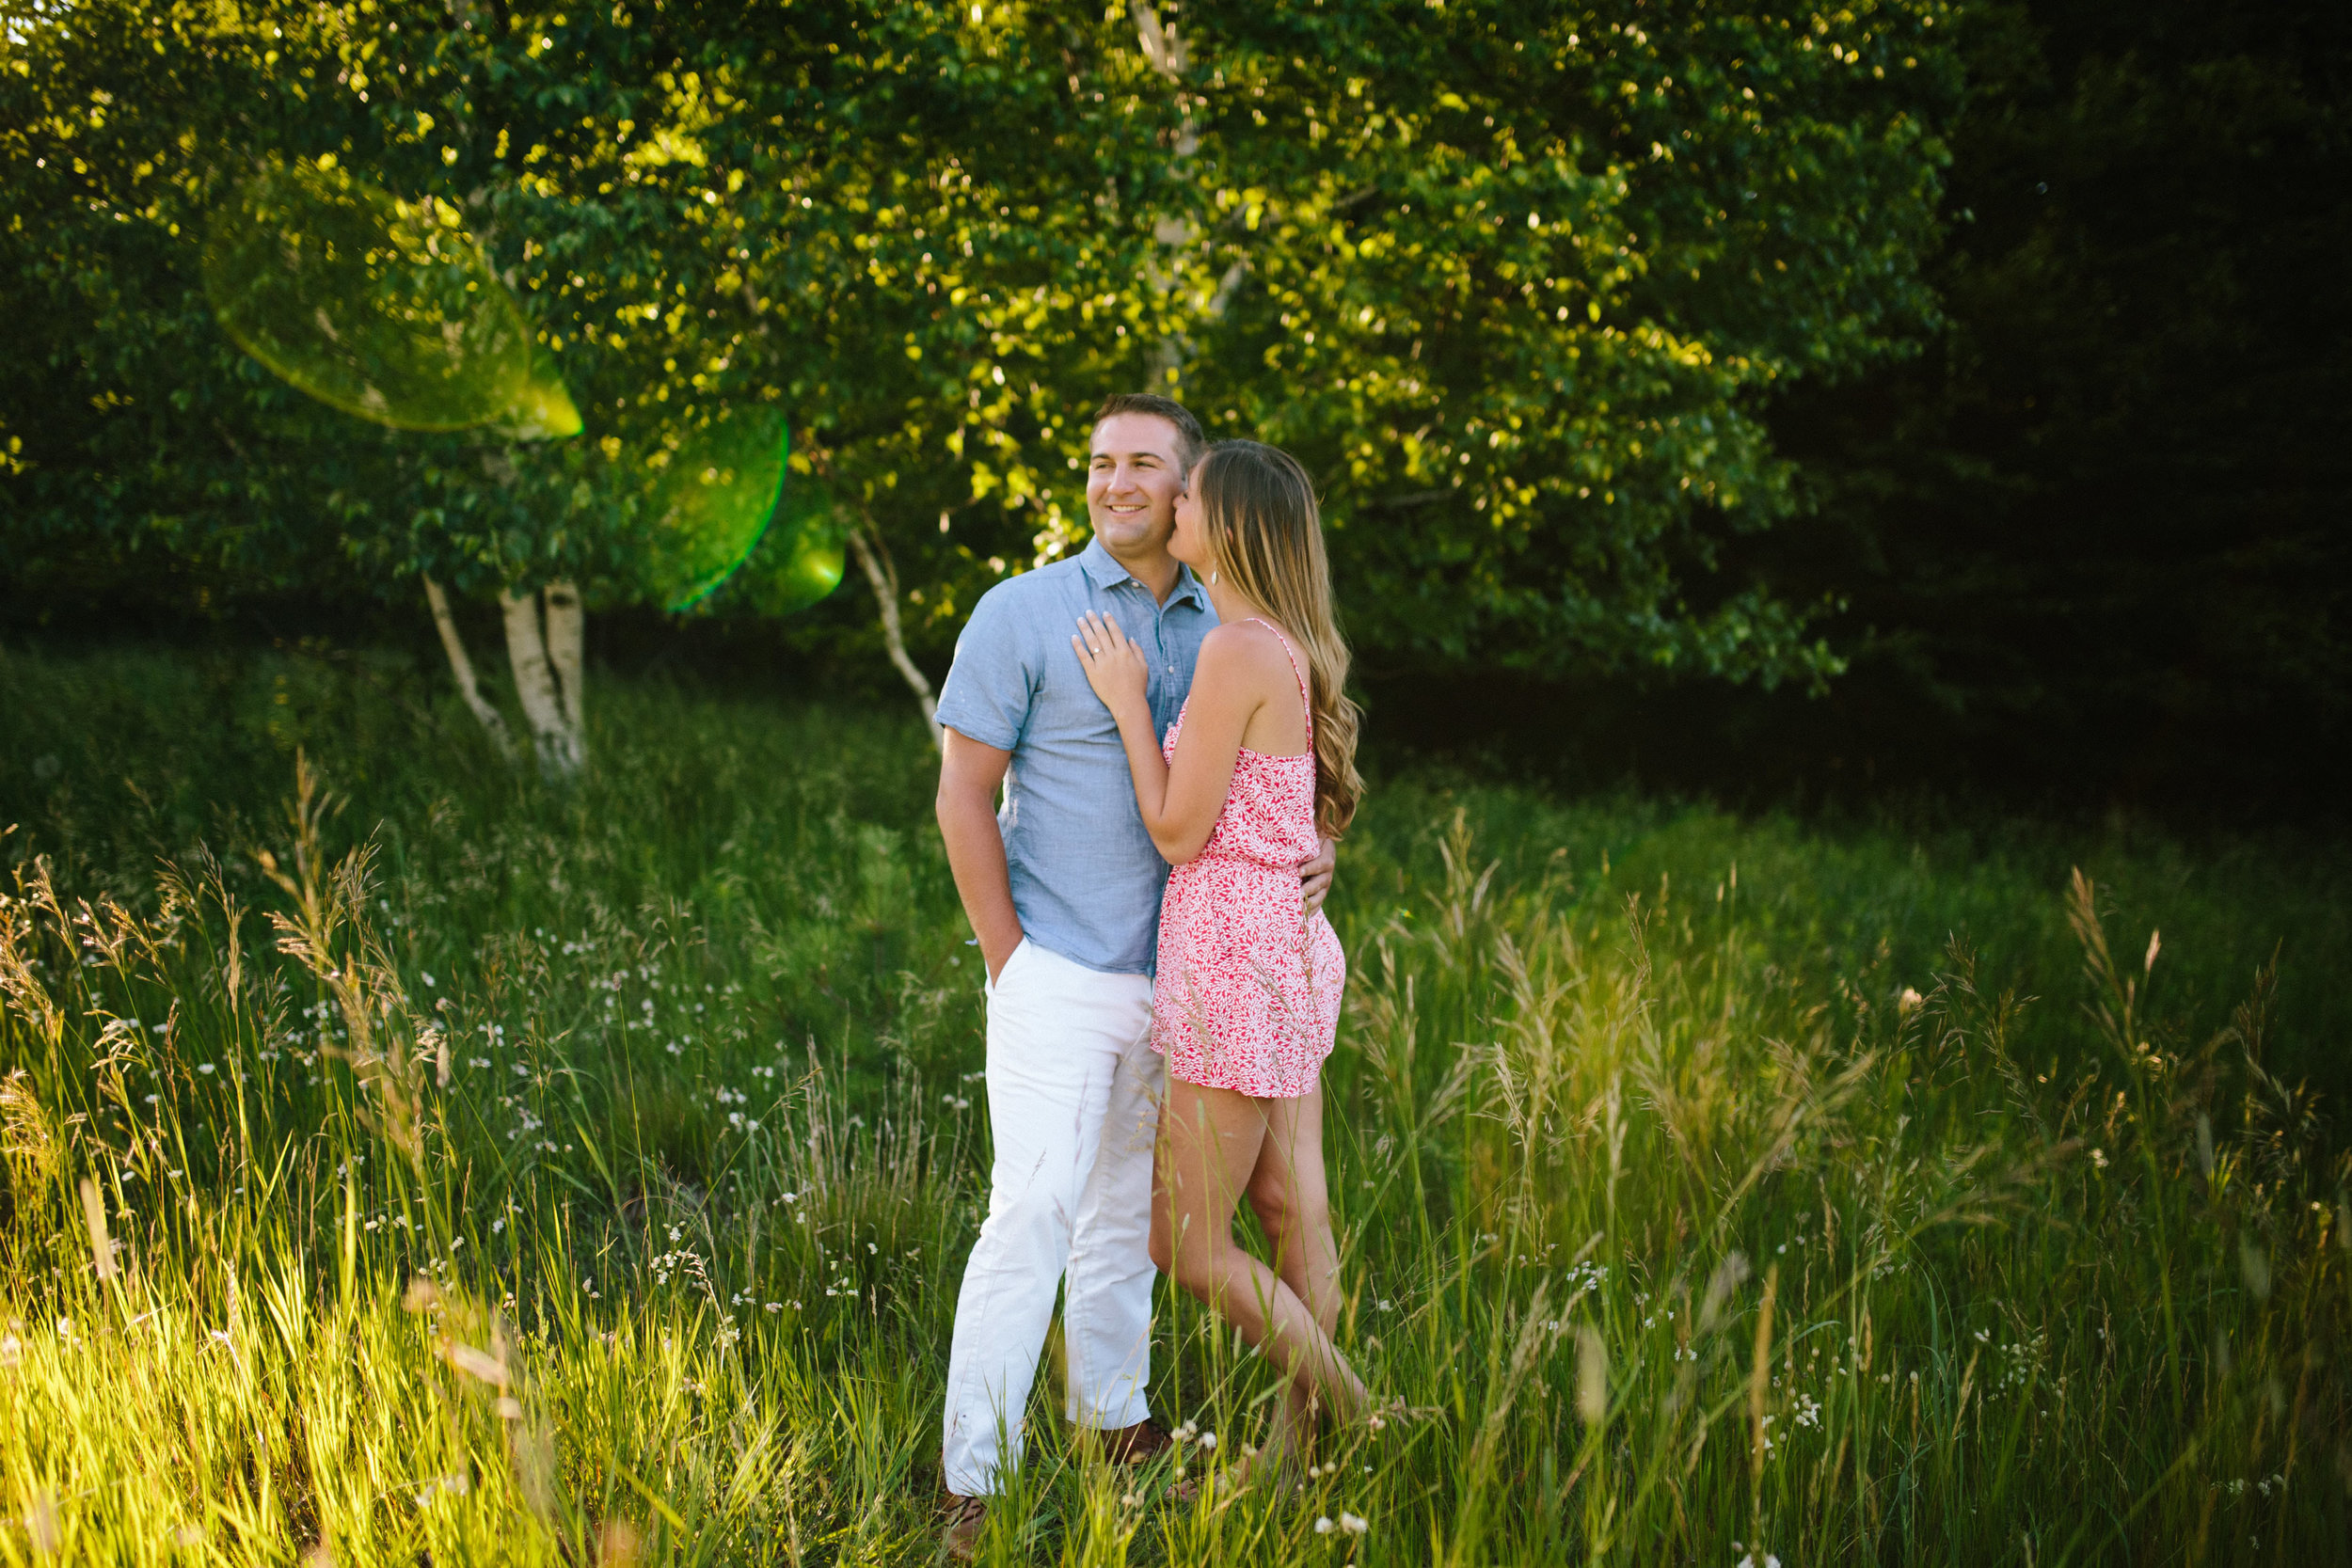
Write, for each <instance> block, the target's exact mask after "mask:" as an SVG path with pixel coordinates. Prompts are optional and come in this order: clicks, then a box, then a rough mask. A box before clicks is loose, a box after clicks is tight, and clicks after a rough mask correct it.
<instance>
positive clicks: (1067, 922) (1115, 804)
mask: <svg viewBox="0 0 2352 1568" xmlns="http://www.w3.org/2000/svg"><path fill="white" fill-rule="evenodd" d="M1088 610H1096V611H1098V612H1100V613H1102V614H1104V615H1107V616H1109V617H1110V618H1111V619H1113V620H1115V621H1117V622H1118V623H1119V626H1120V630H1121V631H1123V632H1125V633H1126V634H1127V635H1128V636H1129V637H1130V638H1133V639H1134V640H1135V641H1136V643H1137V645H1139V646H1140V647H1141V648H1142V649H1143V650H1144V652H1146V653H1147V654H1149V655H1150V656H1151V659H1152V682H1151V685H1150V687H1149V688H1148V691H1149V695H1150V698H1151V703H1152V728H1153V729H1154V730H1155V731H1156V732H1157V733H1159V734H1161V735H1166V734H1167V733H1168V726H1169V725H1170V724H1173V723H1174V722H1175V721H1176V715H1177V712H1178V710H1179V709H1181V708H1182V707H1183V706H1184V694H1185V693H1186V692H1188V691H1190V690H1191V689H1192V672H1193V666H1194V665H1195V664H1196V663H1198V662H1199V660H1200V640H1201V639H1202V638H1204V637H1206V636H1207V635H1208V634H1209V630H1210V628H1211V627H1213V626H1216V610H1213V609H1211V608H1210V605H1209V595H1208V594H1207V593H1206V592H1205V591H1203V590H1202V588H1201V586H1200V582H1199V581H1198V580H1197V579H1195V578H1194V577H1193V575H1192V572H1191V571H1190V569H1188V568H1185V567H1182V566H1180V567H1178V568H1177V575H1176V586H1175V587H1173V588H1171V589H1169V590H1168V598H1167V600H1166V602H1164V603H1161V602H1155V601H1154V600H1153V599H1152V591H1151V590H1150V589H1149V588H1146V587H1145V586H1144V585H1143V584H1142V583H1140V582H1138V581H1136V579H1135V578H1133V577H1131V576H1129V575H1128V572H1127V568H1126V567H1124V566H1121V565H1120V563H1119V562H1118V561H1116V560H1115V559H1113V557H1112V555H1111V553H1110V551H1108V550H1106V549H1104V547H1103V545H1102V541H1100V540H1095V541H1092V542H1090V543H1089V545H1088V546H1087V547H1086V548H1085V549H1084V550H1082V551H1080V552H1079V554H1078V555H1077V556H1076V557H1075V558H1073V559H1072V560H1068V561H1057V562H1054V563H1053V564H1052V565H1050V566H1041V567H1039V568H1038V569H1037V570H1036V571H1033V572H1024V573H1022V574H1021V575H1020V576H1019V577H1016V578H1008V579H1007V580H1006V581H1003V582H1000V583H998V584H997V585H996V586H995V587H993V588H992V589H990V590H989V591H988V592H987V593H986V594H981V595H980V602H979V603H978V604H977V605H975V606H973V608H972V619H971V620H969V621H967V622H966V623H964V627H963V635H962V636H961V637H960V638H958V639H957V640H956V660H955V664H954V666H953V667H952V668H950V669H949V670H948V672H947V682H946V687H945V688H944V689H942V690H941V692H940V696H939V721H940V722H941V723H942V724H945V725H946V726H947V727H948V728H949V729H951V730H954V731H955V732H956V733H957V734H959V735H963V736H970V737H971V738H972V739H974V740H977V741H979V742H980V743H981V744H982V745H985V746H993V747H995V748H997V749H998V750H999V751H1005V752H1011V753H1012V764H1011V766H1010V767H1009V768H1008V769H1007V770H1006V773H1005V802H1004V807H1003V809H1002V810H1000V811H999V812H998V813H997V815H996V825H997V827H998V829H999V830H1001V831H1002V832H1003V833H1004V835H1005V863H1006V865H1007V867H1008V868H1009V870H1010V871H1011V873H1012V907H1013V909H1014V911H1016V912H1017V913H1019V915H1020V916H1021V928H1022V930H1023V931H1024V932H1025V934H1026V935H1027V937H1028V939H1029V940H1030V941H1031V942H1036V943H1037V944H1038V945H1039V946H1040V947H1042V948H1045V949H1046V950H1048V951H1049V952H1054V953H1058V954H1060V955H1061V956H1062V957H1063V958H1068V959H1070V960H1072V961H1073V962H1074V963H1080V964H1084V965H1085V966H1086V967H1087V968H1089V969H1095V970H1102V971H1104V972H1106V973H1108V974H1151V973H1152V963H1153V960H1154V958H1155V957H1156V956H1157V950H1158V946H1159V927H1160V892H1161V889H1162V888H1163V887H1165V886H1166V885H1167V882H1168V863H1167V862H1166V861H1164V860H1162V859H1161V858H1160V852H1159V850H1158V849H1157V848H1155V847H1153V846H1152V835H1151V833H1150V832H1147V831H1146V830H1145V828H1144V826H1143V812H1142V810H1141V808H1139V807H1138V806H1137V805H1136V785H1135V779H1134V777H1133V775H1132V774H1130V773H1129V772H1128V769H1127V753H1126V751H1125V749H1124V748H1122V747H1121V746H1120V743H1119V726H1118V725H1117V724H1116V723H1114V722H1112V721H1111V715H1110V710H1109V709H1108V708H1106V707H1104V705H1103V700H1102V699H1101V698H1099V697H1097V696H1096V695H1095V694H1094V689H1093V688H1092V687H1089V685H1087V677H1086V671H1085V670H1084V669H1083V668H1081V667H1080V665H1079V663H1078V656H1077V654H1076V653H1075V652H1074V651H1073V649H1072V648H1071V646H1070V639H1071V638H1072V636H1073V635H1074V634H1075V633H1076V632H1077V629H1078V617H1079V616H1080V615H1083V614H1084V613H1086V612H1087V611H1088Z"/></svg>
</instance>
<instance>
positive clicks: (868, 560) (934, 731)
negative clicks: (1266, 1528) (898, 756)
mask: <svg viewBox="0 0 2352 1568" xmlns="http://www.w3.org/2000/svg"><path fill="white" fill-rule="evenodd" d="M850 553H851V554H853V555H855V556H856V557H857V563H858V565H859V567H860V568H861V569H863V570H864V572H865V573H866V584H867V586H868V587H870V588H872V589H873V590H874V602H875V603H876V604H877V605H879V606H881V607H882V646H883V647H884V648H885V649H887V650H888V651H889V654H890V662H891V663H893V664H895V665H897V666H898V673H899V674H901V675H903V676H905V677H906V683H907V685H908V686H909V687H910V688H911V689H913V690H914V701H915V703H916V705H918V706H920V707H921V708H922V710H923V722H924V723H925V724H927V725H929V726H930V732H931V744H932V745H934V746H938V745H940V744H942V740H941V736H940V728H939V700H938V699H937V698H936V697H934V696H932V694H931V683H930V680H929V679H928V678H927V677H926V676H925V675H924V673H923V672H922V671H921V670H920V669H918V668H916V666H915V663H914V659H912V658H910V657H907V643H906V637H905V635H904V634H903V632H902V631H901V629H900V627H899V623H898V568H897V567H896V566H894V565H892V564H891V562H890V557H889V556H888V555H887V554H886V553H884V552H883V550H882V541H881V539H880V537H879V536H877V535H876V534H875V533H874V520H873V518H871V517H866V518H865V519H863V520H862V521H861V522H860V523H859V524H858V525H857V526H856V527H854V528H852V529H850Z"/></svg>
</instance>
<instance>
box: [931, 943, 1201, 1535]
mask: <svg viewBox="0 0 2352 1568" xmlns="http://www.w3.org/2000/svg"><path fill="white" fill-rule="evenodd" d="M1151 1040H1152V982H1151V980H1150V979H1148V978H1147V977H1145V976H1143V975H1140V974H1102V973H1100V972H1098V971H1095V970H1091V969H1088V968H1086V967H1085V966H1084V965H1082V964H1077V963H1073V962H1072V961H1071V960H1070V959H1068V958H1063V957H1061V955H1059V954H1057V953H1051V952H1048V951H1046V950H1045V949H1044V948H1042V947H1040V946H1038V945H1037V944H1036V943H1035V942H1028V941H1026V940H1025V941H1023V942H1022V943H1021V945H1020V946H1018V947H1016V948H1014V949H1013V952H1012V957H1011V958H1008V959H1006V960H1005V967H1004V971H1003V973H1001V974H999V975H998V976H997V978H996V981H995V984H993V986H991V987H989V988H988V1119H989V1126H990V1129H991V1131H992V1132H993V1134H994V1137H995V1142H996V1158H995V1164H994V1165H993V1167H992V1169H991V1170H990V1172H989V1194H988V1219H987V1220H986V1221H985V1222H984V1223H983V1224H982V1225H981V1227H980V1235H979V1240H978V1241H977V1242H975V1243H973V1245H972V1257H971V1259H970V1260H969V1261H968V1262H966V1263H965V1264H964V1266H963V1290H962V1292H961V1294H960V1295H959V1296H958V1297H957V1298H956V1331H955V1341H954V1345H953V1348H952V1349H951V1350H950V1351H949V1352H948V1356H947V1410H946V1419H945V1422H944V1429H945V1431H944V1443H943V1451H942V1455H941V1460H942V1467H943V1469H944V1471H945V1480H946V1487H947V1490H948V1491H950V1492H952V1493H955V1494H956V1495H957V1496H959V1497H982V1496H986V1495H988V1494H990V1493H993V1492H994V1491H996V1490H997V1487H998V1477H999V1474H1000V1472H1001V1471H1002V1470H1004V1469H1006V1468H1009V1466H1011V1465H1016V1464H1018V1463H1019V1462H1020V1458H1021V1421H1022V1416H1023V1414H1024V1412H1025V1411H1026V1409H1027V1408H1028V1403H1029V1386H1030V1385H1031V1384H1032V1383H1034V1382H1035V1381H1036V1378H1037V1362H1038V1356H1039V1354H1040V1353H1041V1351H1042V1350H1043V1349H1044V1345H1045V1330H1046V1325H1047V1324H1048V1323H1050V1322H1051V1321H1052V1318H1053V1314H1054V1290H1055V1287H1056V1286H1057V1284H1060V1283H1062V1281H1063V1279H1064V1275H1065V1272H1066V1274H1067V1279H1068V1289H1067V1291H1065V1293H1064V1295H1063V1298H1062V1338H1063V1342H1064V1344H1065V1346H1066V1347H1067V1349H1068V1352H1069V1368H1070V1378H1069V1403H1068V1407H1067V1409H1066V1410H1065V1412H1064V1414H1065V1415H1066V1416H1067V1417H1068V1418H1070V1419H1071V1420H1073V1421H1075V1422H1077V1423H1078V1424H1079V1425H1081V1426H1088V1427H1094V1428H1098V1429H1102V1430H1105V1431H1115V1430H1117V1429H1118V1428H1120V1427H1125V1426H1133V1425H1134V1424H1135V1423H1136V1422H1137V1421H1140V1420H1142V1419H1144V1418H1145V1417H1146V1416H1147V1415H1148V1414H1149V1412H1148V1411H1147V1409H1146V1407H1145V1404H1144V1388H1145V1385H1146V1384H1147V1383H1149V1381H1150V1380H1151V1375H1152V1275H1153V1272H1154V1271H1153V1269H1152V1258H1151V1254H1150V1252H1149V1251H1148V1250H1147V1243H1148V1241H1149V1239H1150V1235H1151V1227H1152V1143H1153V1141H1154V1140H1155V1139H1156V1138H1157V1136H1158V1133H1159V1119H1160V1085H1161V1082H1162V1076H1161V1067H1160V1058H1159V1056H1158V1054H1157V1053H1154V1052H1153V1051H1152V1043H1151Z"/></svg>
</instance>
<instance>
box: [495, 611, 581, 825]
mask: <svg viewBox="0 0 2352 1568" xmlns="http://www.w3.org/2000/svg"><path fill="white" fill-rule="evenodd" d="M547 596H548V601H549V602H548V625H547V626H545V627H544V628H543V627H542V626H541V624H540V618H539V611H540V605H539V600H540V594H539V591H538V590H536V589H533V590H532V591H531V592H529V593H525V594H516V593H515V592H513V591H512V590H501V592H500V594H499V609H500V610H501V611H503V612H504V615H505V618H506V660H507V663H508V664H509V665H511V666H512V667H513V669H514V672H515V694H516V696H517V697H519V698H520V699H521V700H522V705H523V718H524V719H525V720H526V721H529V723H530V725H531V737H532V742H533V743H534V745H535V748H536V750H537V752H538V755H539V771H540V772H541V773H542V774H543V775H545V776H546V777H548V778H549V779H572V778H577V777H578V776H579V775H580V770H581V769H582V768H585V767H586V766H587V762H588V749H587V737H586V736H585V735H584V734H582V732H581V730H580V723H579V715H580V594H579V592H578V590H576V589H574V588H573V587H572V585H571V584H570V583H567V582H559V583H552V584H549V585H548V594H547ZM559 601H560V602H559ZM564 662H568V663H569V665H570V667H571V668H570V671H569V673H570V676H571V679H570V682H569V686H570V690H569V691H568V692H566V690H565V689H564V688H565V684H566V683H565V682H564V680H563V679H562V674H563V673H564V671H563V663H564Z"/></svg>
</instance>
